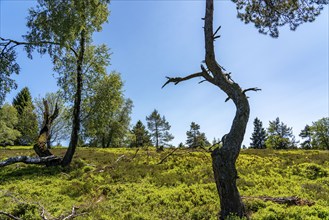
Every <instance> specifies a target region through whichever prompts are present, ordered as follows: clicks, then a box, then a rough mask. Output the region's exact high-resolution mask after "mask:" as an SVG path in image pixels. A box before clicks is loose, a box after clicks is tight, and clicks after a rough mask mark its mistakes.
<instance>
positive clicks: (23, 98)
mask: <svg viewBox="0 0 329 220" xmlns="http://www.w3.org/2000/svg"><path fill="white" fill-rule="evenodd" d="M31 105H32V96H31V93H30V90H29V88H27V87H24V88H23V89H22V90H21V91H20V92H19V93H18V94H17V95H16V97H15V98H14V99H13V106H14V107H15V108H16V110H17V113H18V114H19V115H21V114H22V113H23V110H24V108H25V107H27V106H31Z"/></svg>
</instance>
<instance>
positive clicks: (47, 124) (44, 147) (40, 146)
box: [33, 100, 59, 157]
mask: <svg viewBox="0 0 329 220" xmlns="http://www.w3.org/2000/svg"><path fill="white" fill-rule="evenodd" d="M43 105H44V107H45V111H44V113H43V123H42V128H41V130H40V132H39V136H38V141H37V143H36V144H35V145H34V146H33V149H34V151H35V152H36V154H37V155H38V156H39V157H48V156H52V155H53V154H52V153H51V152H50V151H49V145H48V141H49V132H50V129H51V126H52V124H53V122H54V120H55V119H56V118H57V116H58V113H59V109H58V106H57V103H56V106H55V110H54V112H53V113H52V114H50V113H49V106H48V102H47V100H43Z"/></svg>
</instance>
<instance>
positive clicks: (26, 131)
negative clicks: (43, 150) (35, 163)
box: [13, 87, 38, 145]
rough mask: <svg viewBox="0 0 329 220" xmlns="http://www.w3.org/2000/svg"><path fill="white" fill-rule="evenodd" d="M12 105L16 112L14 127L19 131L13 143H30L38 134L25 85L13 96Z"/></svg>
mask: <svg viewBox="0 0 329 220" xmlns="http://www.w3.org/2000/svg"><path fill="white" fill-rule="evenodd" d="M13 106H14V107H15V108H16V110H17V113H18V123H17V125H16V127H15V128H16V129H17V130H18V131H19V132H20V133H21V136H20V137H19V138H18V139H17V140H16V141H15V144H17V145H31V144H33V143H34V142H35V141H36V138H37V136H38V121H37V116H36V114H35V113H34V106H33V103H32V96H31V93H30V90H29V89H28V88H27V87H25V88H23V89H22V90H21V91H20V92H19V93H18V94H17V96H16V97H15V98H14V100H13Z"/></svg>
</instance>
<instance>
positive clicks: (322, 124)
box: [311, 117, 329, 150]
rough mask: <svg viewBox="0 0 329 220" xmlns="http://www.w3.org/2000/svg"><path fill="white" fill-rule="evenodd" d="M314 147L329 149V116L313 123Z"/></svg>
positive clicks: (312, 142)
mask: <svg viewBox="0 0 329 220" xmlns="http://www.w3.org/2000/svg"><path fill="white" fill-rule="evenodd" d="M311 132H312V141H311V145H312V147H313V148H316V149H321V150H329V117H326V118H322V119H320V120H318V121H316V122H313V123H312V126H311Z"/></svg>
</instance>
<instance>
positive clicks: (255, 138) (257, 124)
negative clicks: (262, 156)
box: [250, 118, 266, 149]
mask: <svg viewBox="0 0 329 220" xmlns="http://www.w3.org/2000/svg"><path fill="white" fill-rule="evenodd" d="M250 139H251V141H252V142H251V143H250V147H251V148H255V149H264V148H266V145H265V141H266V131H265V129H264V128H263V123H262V122H261V120H259V119H258V118H255V120H254V132H253V133H252V135H251V138H250Z"/></svg>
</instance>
